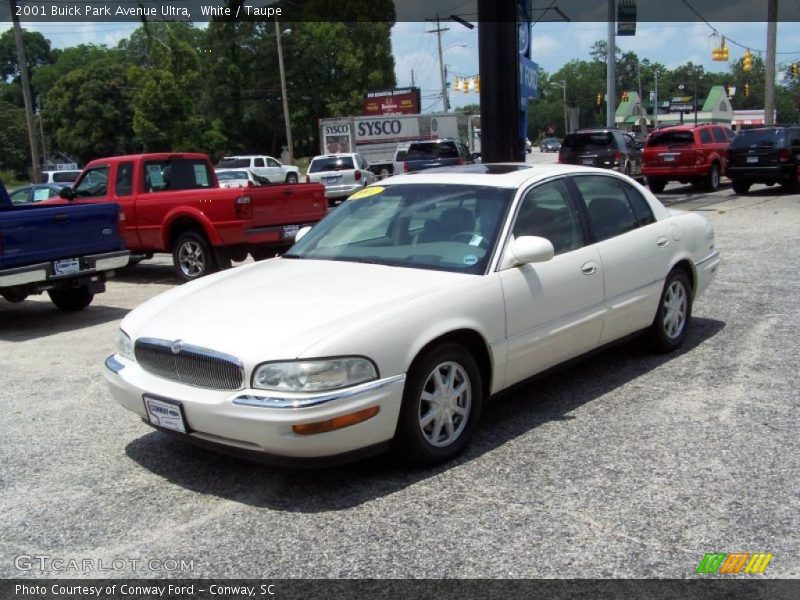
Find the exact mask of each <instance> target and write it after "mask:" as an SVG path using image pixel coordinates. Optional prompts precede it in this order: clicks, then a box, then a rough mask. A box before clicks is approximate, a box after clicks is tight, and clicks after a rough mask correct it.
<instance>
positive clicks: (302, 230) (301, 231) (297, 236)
mask: <svg viewBox="0 0 800 600" xmlns="http://www.w3.org/2000/svg"><path fill="white" fill-rule="evenodd" d="M309 231H311V226H310V225H306V226H305V227H301V228H300V229H299V230H298V231H297V233H296V234H295V236H294V241H295V243H297V242H299V241H300V240H301V239H302V238H303V236H305V234H307V233H308V232H309Z"/></svg>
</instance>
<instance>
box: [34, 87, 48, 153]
mask: <svg viewBox="0 0 800 600" xmlns="http://www.w3.org/2000/svg"><path fill="white" fill-rule="evenodd" d="M36 116H38V117H39V134H40V135H41V136H42V164H44V163H45V162H47V148H46V147H45V145H44V125H43V124H42V102H41V100H40V99H39V96H36Z"/></svg>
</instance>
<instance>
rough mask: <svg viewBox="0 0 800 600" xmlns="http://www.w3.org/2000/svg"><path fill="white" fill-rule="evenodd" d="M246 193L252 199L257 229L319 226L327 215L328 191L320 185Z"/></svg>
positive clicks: (263, 188) (264, 188) (254, 189)
mask: <svg viewBox="0 0 800 600" xmlns="http://www.w3.org/2000/svg"><path fill="white" fill-rule="evenodd" d="M245 189H247V192H248V194H249V195H250V198H251V203H252V208H253V226H254V227H270V226H276V225H303V224H308V223H316V222H317V221H319V220H320V219H322V217H324V216H325V215H326V214H327V207H328V201H327V200H326V199H325V187H324V186H323V185H321V184H319V183H296V184H286V185H281V184H278V185H265V186H260V187H252V188H245Z"/></svg>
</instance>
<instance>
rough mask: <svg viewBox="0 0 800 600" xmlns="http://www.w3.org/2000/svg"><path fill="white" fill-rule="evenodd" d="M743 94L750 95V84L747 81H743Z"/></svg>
mask: <svg viewBox="0 0 800 600" xmlns="http://www.w3.org/2000/svg"><path fill="white" fill-rule="evenodd" d="M744 95H745V96H749V95H750V84H749V83H745V84H744Z"/></svg>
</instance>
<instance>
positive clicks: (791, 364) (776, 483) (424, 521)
mask: <svg viewBox="0 0 800 600" xmlns="http://www.w3.org/2000/svg"><path fill="white" fill-rule="evenodd" d="M537 155H538V152H534V155H533V156H532V157H531V160H533V161H534V162H536V161H537V159H541V160H544V157H541V156H537ZM548 160H549V157H548ZM689 192H690V190H689V188H688V187H685V186H676V185H671V186H669V187H668V188H667V190H666V192H665V193H663V194H661V197H662V199H663V200H664V201H665V203H666V204H670V205H674V206H676V207H679V208H686V209H690V210H699V211H702V212H703V214H704V215H706V216H707V217H708V218H709V219H710V220H711V221H712V222H713V224H714V227H715V228H716V236H717V237H716V239H717V245H718V248H719V250H720V252H721V254H722V257H723V261H724V262H723V264H722V267H721V270H720V272H719V275H718V278H717V280H716V281H715V283H714V284H713V286H712V287H711V288H710V290H709V291H708V293H707V294H706V295H705V296H704V297H702V298H701V299H700V300H699V302H698V303H697V304H696V305H695V309H694V322H693V324H692V328H691V331H690V333H689V336H688V339H687V340H686V345H685V347H684V348H683V349H682V350H681V351H679V352H677V353H675V354H672V355H669V356H653V355H651V354H648V353H647V352H646V351H644V350H642V348H641V347H640V346H639V344H637V343H636V342H630V343H626V344H624V345H622V346H619V347H617V348H614V349H611V350H608V351H606V352H603V353H601V354H599V355H596V356H594V357H592V358H589V359H586V360H583V361H581V362H578V363H577V364H574V365H572V366H570V367H567V368H566V369H563V370H561V371H558V372H555V373H551V374H549V375H546V376H544V377H542V378H539V379H538V380H536V381H534V382H533V383H531V384H530V385H527V386H525V387H523V388H521V389H518V390H517V391H515V392H513V393H511V394H509V395H506V396H505V397H501V398H498V399H496V400H494V401H493V403H491V404H490V405H489V407H488V408H487V410H486V411H485V415H484V419H483V421H482V423H481V428H480V430H479V432H478V435H477V438H476V439H475V441H474V443H473V444H472V446H471V447H470V449H469V451H468V452H467V453H466V454H465V455H464V456H463V457H461V458H460V459H458V460H456V461H454V462H452V463H450V464H447V465H444V466H440V467H437V468H434V469H429V470H407V469H404V468H401V467H399V466H397V465H396V464H394V463H392V462H391V461H390V460H389V459H388V458H386V457H377V458H374V459H370V460H368V461H364V462H361V463H357V464H353V465H349V466H345V467H340V468H335V469H329V470H318V471H292V470H283V469H278V468H272V467H266V466H261V465H257V464H251V463H247V462H243V461H239V460H235V459H231V458H226V457H223V456H219V455H216V454H213V453H211V452H207V451H204V450H200V449H196V448H193V447H190V446H187V445H184V444H182V443H180V442H177V441H173V440H171V439H169V438H167V437H165V436H164V435H162V434H160V433H158V432H155V431H153V430H152V429H150V428H149V427H147V426H146V425H144V424H143V423H142V422H140V421H139V420H138V419H137V418H135V417H134V416H133V415H131V414H130V413H128V412H127V411H125V410H124V409H122V408H120V407H118V406H117V405H116V404H114V403H113V402H112V401H111V399H110V396H109V394H108V393H107V391H106V388H105V383H104V381H103V378H102V375H101V372H102V369H103V360H104V359H105V357H106V356H107V355H109V354H111V353H112V352H113V350H114V332H115V330H116V327H117V323H118V322H119V320H120V319H121V318H122V317H123V316H124V315H125V314H126V313H127V312H128V311H129V310H130V309H132V308H133V307H135V306H137V305H138V304H140V303H141V302H143V301H144V300H146V299H148V298H151V297H153V296H154V295H156V294H158V293H160V292H162V291H164V290H167V289H169V288H171V287H172V286H174V285H176V283H177V282H176V281H175V279H173V276H172V273H171V269H170V267H169V265H168V263H167V261H166V260H165V259H164V258H163V257H162V258H160V259H157V260H155V261H151V262H148V263H142V264H141V265H139V266H137V267H135V268H132V269H130V270H128V271H127V272H123V273H121V274H120V275H119V276H118V278H117V279H115V280H114V281H112V282H111V283H110V284H109V286H108V291H107V293H105V294H103V295H100V296H98V297H97V298H96V299H95V302H94V303H93V304H92V305H91V306H90V307H89V308H88V309H86V310H85V311H83V312H82V313H79V314H64V313H60V312H58V311H57V310H55V309H54V307H53V306H52V305H51V304H50V303H49V302H48V301H47V300H46V298H36V299H31V300H28V301H26V302H24V303H22V304H9V303H7V302H5V301H4V300H0V372H2V374H3V385H2V388H0V409H2V418H0V464H2V469H1V470H0V514H2V515H3V516H2V518H1V519H0V577H6V578H9V577H57V576H69V577H101V576H102V577H130V576H134V577H160V576H164V575H169V576H173V577H175V576H177V577H288V578H301V577H303V578H306V577H314V578H317V577H349V578H361V577H378V578H390V577H400V578H410V577H417V578H422V577H435V578H440V577H447V578H453V577H490V578H500V577H514V578H529V577H548V578H550V577H552V578H566V577H579V578H590V577H591V578H594V577H599V578H606V577H694V576H695V575H694V573H695V569H696V568H697V566H698V564H699V563H700V561H701V560H702V558H703V556H704V554H705V553H707V552H725V553H727V552H738V551H748V552H771V553H773V554H774V558H773V559H772V562H771V563H770V564H769V566H768V568H767V570H766V572H765V574H764V575H762V576H761V577H800V536H799V535H798V531H800V523H798V515H800V510H798V509H799V508H800V506H799V504H800V502H799V500H800V486H799V482H800V477H799V476H798V473H800V468H798V467H799V466H800V465H799V462H800V442H799V441H798V440H800V435H798V433H799V432H798V419H797V410H798V404H799V403H798V400H800V398H799V396H800V393H799V392H798V390H800V376H799V375H798V369H797V365H798V363H800V345H798V343H797V330H798V326H799V325H800V323H799V322H798V321H800V317H798V310H797V308H798V295H800V275H799V274H798V273H799V272H800V270H798V269H797V265H796V261H797V259H796V256H797V240H798V225H800V197H798V196H787V195H782V194H781V192H780V190H779V188H764V187H761V186H756V187H755V188H754V191H753V193H751V195H749V196H746V197H738V196H735V195H733V194H732V192H731V191H730V188H729V187H723V189H721V190H720V191H718V192H716V193H714V194H711V195H697V194H690V193H689ZM230 309H231V310H236V305H235V302H234V301H232V303H231V307H230ZM208 318H213V315H208ZM34 555H37V556H45V557H49V559H50V560H53V559H63V560H65V561H68V560H70V559H90V560H91V561H94V562H93V563H92V565H93V569H94V570H89V569H84V568H80V569H78V570H77V571H76V570H71V569H67V570H66V571H57V570H54V569H53V568H52V566H53V565H52V564H51V565H50V568H46V569H44V570H41V569H40V568H39V566H40V564H41V563H37V562H35V561H33V562H32V561H31V560H30V559H26V558H25V557H30V556H34ZM19 557H23V558H22V559H20V558H19ZM167 559H171V560H175V561H181V560H184V561H187V562H190V563H191V569H189V568H187V569H186V570H180V569H179V568H178V570H174V569H171V567H174V566H175V564H174V563H171V562H170V563H167V564H166V565H164V564H163V561H165V560H167ZM101 560H102V561H103V563H102V564H104V565H105V566H106V567H108V566H109V565H120V561H124V562H125V563H126V565H127V566H125V567H124V568H121V569H119V570H115V569H112V570H110V571H109V570H106V571H103V572H100V571H98V570H97V569H98V567H99V565H100V564H101V563H99V562H98V561H101ZM115 560H116V561H117V562H116V563H114V562H113V561H115ZM132 560H140V561H152V560H156V561H161V568H155V569H154V570H145V569H146V567H147V565H145V564H142V563H137V566H136V567H135V568H134V569H133V570H131V568H130V564H131V562H130V561H132ZM59 564H61V563H59ZM151 566H152V565H151ZM156 566H158V565H156ZM187 566H188V565H187Z"/></svg>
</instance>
